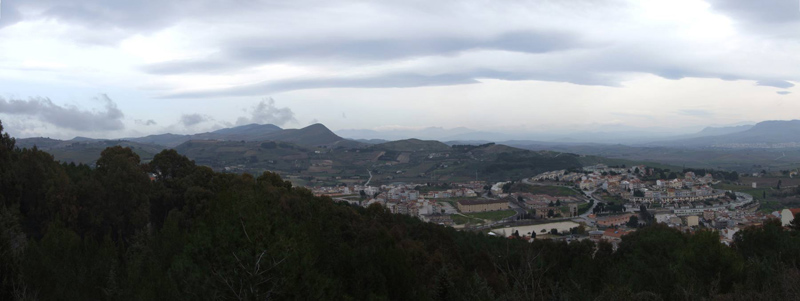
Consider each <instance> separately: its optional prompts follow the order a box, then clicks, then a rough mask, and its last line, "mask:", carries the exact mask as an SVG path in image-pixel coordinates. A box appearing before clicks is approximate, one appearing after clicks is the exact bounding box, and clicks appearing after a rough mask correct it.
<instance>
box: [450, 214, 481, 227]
mask: <svg viewBox="0 0 800 301" xmlns="http://www.w3.org/2000/svg"><path fill="white" fill-rule="evenodd" d="M450 218H452V219H453V222H454V223H456V225H463V224H466V223H467V222H469V223H472V224H482V223H483V220H482V219H478V218H473V217H467V216H463V215H458V214H452V215H450Z"/></svg>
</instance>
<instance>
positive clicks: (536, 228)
mask: <svg viewBox="0 0 800 301" xmlns="http://www.w3.org/2000/svg"><path fill="white" fill-rule="evenodd" d="M577 226H580V224H578V223H575V222H558V223H549V224H541V225H529V226H520V227H508V228H500V229H494V230H492V232H494V233H496V234H498V235H503V236H506V237H508V236H511V234H513V233H514V231H517V230H519V235H528V232H536V234H537V235H538V234H545V232H546V233H550V230H551V229H553V228H555V229H556V230H558V232H559V233H561V232H562V231H569V229H570V228H575V227H577ZM542 230H545V232H542Z"/></svg>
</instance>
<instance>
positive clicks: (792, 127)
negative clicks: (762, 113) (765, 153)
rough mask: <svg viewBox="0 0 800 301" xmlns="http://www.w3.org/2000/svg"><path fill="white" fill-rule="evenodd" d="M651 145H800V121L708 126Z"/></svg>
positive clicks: (763, 146)
mask: <svg viewBox="0 0 800 301" xmlns="http://www.w3.org/2000/svg"><path fill="white" fill-rule="evenodd" d="M649 145H653V146H669V147H677V148H687V147H688V148H696V147H712V148H742V149H747V148H751V149H758V148H800V120H771V121H763V122H759V123H757V124H755V125H753V126H737V127H727V128H706V129H705V130H703V131H701V132H700V133H698V135H696V136H695V137H688V138H684V139H673V140H665V141H659V142H653V143H650V144H649Z"/></svg>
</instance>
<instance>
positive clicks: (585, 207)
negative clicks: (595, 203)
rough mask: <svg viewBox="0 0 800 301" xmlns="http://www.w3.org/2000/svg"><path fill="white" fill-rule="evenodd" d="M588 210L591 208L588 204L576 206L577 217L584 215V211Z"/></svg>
mask: <svg viewBox="0 0 800 301" xmlns="http://www.w3.org/2000/svg"><path fill="white" fill-rule="evenodd" d="M589 208H591V207H590V205H589V203H583V204H580V205H578V215H581V214H584V213H586V211H589Z"/></svg>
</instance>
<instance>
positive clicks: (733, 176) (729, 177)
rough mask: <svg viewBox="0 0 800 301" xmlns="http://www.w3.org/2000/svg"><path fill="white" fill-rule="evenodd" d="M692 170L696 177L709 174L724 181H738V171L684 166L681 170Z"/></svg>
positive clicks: (685, 171)
mask: <svg viewBox="0 0 800 301" xmlns="http://www.w3.org/2000/svg"><path fill="white" fill-rule="evenodd" d="M690 171H691V172H693V173H694V174H695V176H697V177H703V176H705V175H706V174H711V176H712V177H714V179H716V180H726V181H739V173H738V172H735V171H724V170H715V169H700V168H684V169H683V172H684V173H687V172H690Z"/></svg>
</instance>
